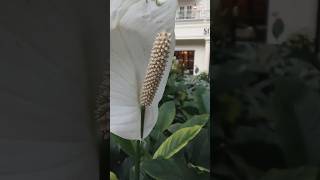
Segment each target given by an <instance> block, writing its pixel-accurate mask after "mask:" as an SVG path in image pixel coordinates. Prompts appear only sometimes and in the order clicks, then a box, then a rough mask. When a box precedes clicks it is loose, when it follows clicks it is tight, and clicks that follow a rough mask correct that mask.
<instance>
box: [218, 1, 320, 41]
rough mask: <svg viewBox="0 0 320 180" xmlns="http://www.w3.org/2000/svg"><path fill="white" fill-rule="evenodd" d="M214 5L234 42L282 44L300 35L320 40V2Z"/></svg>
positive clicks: (227, 3)
mask: <svg viewBox="0 0 320 180" xmlns="http://www.w3.org/2000/svg"><path fill="white" fill-rule="evenodd" d="M213 1H214V3H215V4H216V8H215V9H216V11H217V12H218V13H217V15H218V16H220V18H221V17H222V18H223V19H224V21H223V23H224V24H223V25H224V27H227V29H226V30H225V31H227V32H230V33H229V34H228V36H233V37H234V38H233V40H234V41H237V42H239V41H240V42H241V41H251V42H259V43H267V44H279V43H282V42H284V41H286V40H287V39H288V38H289V37H290V36H292V35H294V34H297V33H298V34H303V35H305V36H307V37H308V38H310V39H312V40H315V41H318V39H319V38H318V37H319V34H318V33H317V31H318V32H320V31H319V21H320V20H319V16H320V14H319V10H318V9H319V0H213ZM215 18H216V17H213V19H215Z"/></svg>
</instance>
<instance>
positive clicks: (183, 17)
mask: <svg viewBox="0 0 320 180" xmlns="http://www.w3.org/2000/svg"><path fill="white" fill-rule="evenodd" d="M209 19H210V10H194V9H192V10H186V11H179V10H178V11H177V14H176V20H177V21H188V20H209Z"/></svg>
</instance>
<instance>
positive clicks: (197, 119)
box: [177, 114, 209, 130]
mask: <svg viewBox="0 0 320 180" xmlns="http://www.w3.org/2000/svg"><path fill="white" fill-rule="evenodd" d="M208 119H209V115H208V114H202V115H195V116H193V117H192V118H191V119H189V120H187V122H185V123H183V124H181V125H180V126H179V128H178V129H177V130H179V129H182V128H186V127H192V126H195V125H199V126H204V125H205V124H206V123H207V122H208Z"/></svg>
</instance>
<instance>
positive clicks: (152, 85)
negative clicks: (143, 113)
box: [140, 32, 171, 106]
mask: <svg viewBox="0 0 320 180" xmlns="http://www.w3.org/2000/svg"><path fill="white" fill-rule="evenodd" d="M170 41H171V33H167V32H161V33H159V34H158V35H157V37H156V39H155V41H154V43H153V47H152V51H151V58H150V62H149V65H148V69H147V74H146V77H145V79H144V81H143V86H142V90H141V94H140V103H141V105H142V106H150V105H151V103H152V101H153V98H154V96H155V94H156V92H157V90H158V87H159V84H160V82H161V79H162V76H163V72H164V70H165V68H166V64H167V58H168V54H169V48H170Z"/></svg>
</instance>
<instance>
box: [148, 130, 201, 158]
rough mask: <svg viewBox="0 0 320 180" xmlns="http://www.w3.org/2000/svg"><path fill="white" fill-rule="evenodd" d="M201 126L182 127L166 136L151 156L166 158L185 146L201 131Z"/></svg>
mask: <svg viewBox="0 0 320 180" xmlns="http://www.w3.org/2000/svg"><path fill="white" fill-rule="evenodd" d="M201 128H202V127H201V126H199V125H196V126H193V127H187V128H182V129H180V130H178V131H177V132H175V133H173V134H172V135H171V136H170V137H168V138H167V139H166V140H165V141H164V142H163V143H162V144H161V146H160V147H159V148H158V150H157V151H156V152H155V154H154V155H153V158H154V159H156V158H158V157H162V158H165V159H168V158H170V157H172V156H173V155H174V154H175V153H177V152H179V151H180V150H181V149H182V148H183V147H185V146H186V145H187V144H188V143H189V141H191V140H192V139H193V138H194V137H196V135H197V134H198V133H199V132H200V131H201Z"/></svg>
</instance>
